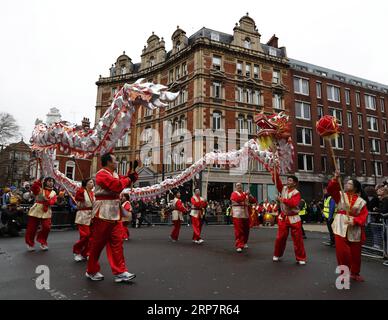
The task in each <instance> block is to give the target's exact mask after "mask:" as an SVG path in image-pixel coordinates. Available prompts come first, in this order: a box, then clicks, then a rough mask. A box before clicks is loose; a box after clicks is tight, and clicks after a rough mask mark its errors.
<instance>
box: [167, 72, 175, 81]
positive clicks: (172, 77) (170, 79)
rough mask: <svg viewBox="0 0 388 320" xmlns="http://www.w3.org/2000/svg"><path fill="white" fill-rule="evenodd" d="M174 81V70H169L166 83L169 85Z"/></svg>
mask: <svg viewBox="0 0 388 320" xmlns="http://www.w3.org/2000/svg"><path fill="white" fill-rule="evenodd" d="M173 81H174V70H170V71H169V73H168V82H169V83H171V82H173Z"/></svg>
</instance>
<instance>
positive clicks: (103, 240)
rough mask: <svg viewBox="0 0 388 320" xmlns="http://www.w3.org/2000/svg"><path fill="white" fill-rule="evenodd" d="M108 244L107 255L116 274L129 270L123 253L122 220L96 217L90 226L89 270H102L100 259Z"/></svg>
mask: <svg viewBox="0 0 388 320" xmlns="http://www.w3.org/2000/svg"><path fill="white" fill-rule="evenodd" d="M105 246H106V255H107V257H108V261H109V264H110V267H111V269H112V273H113V274H114V275H117V274H120V273H123V272H125V271H128V270H127V268H126V266H125V259H124V253H123V226H122V222H121V221H120V222H111V221H105V220H101V219H98V218H94V219H93V221H92V224H91V226H90V240H89V261H88V268H87V272H88V273H89V274H95V273H97V272H99V271H100V264H99V263H98V259H99V258H100V254H101V251H102V249H104V247H105Z"/></svg>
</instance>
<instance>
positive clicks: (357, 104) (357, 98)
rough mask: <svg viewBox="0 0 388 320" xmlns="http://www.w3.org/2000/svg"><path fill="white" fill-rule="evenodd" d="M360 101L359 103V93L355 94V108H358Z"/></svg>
mask: <svg viewBox="0 0 388 320" xmlns="http://www.w3.org/2000/svg"><path fill="white" fill-rule="evenodd" d="M360 101H361V97H360V93H359V92H356V107H358V108H359V107H360Z"/></svg>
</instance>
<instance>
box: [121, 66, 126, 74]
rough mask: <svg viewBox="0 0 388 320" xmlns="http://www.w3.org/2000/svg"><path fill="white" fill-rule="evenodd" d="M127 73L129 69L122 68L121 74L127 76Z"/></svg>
mask: <svg viewBox="0 0 388 320" xmlns="http://www.w3.org/2000/svg"><path fill="white" fill-rule="evenodd" d="M126 73H127V67H126V66H121V74H126Z"/></svg>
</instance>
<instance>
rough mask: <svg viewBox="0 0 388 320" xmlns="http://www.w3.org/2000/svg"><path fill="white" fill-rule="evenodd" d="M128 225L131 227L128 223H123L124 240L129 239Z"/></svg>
mask: <svg viewBox="0 0 388 320" xmlns="http://www.w3.org/2000/svg"><path fill="white" fill-rule="evenodd" d="M128 225H129V222H128V221H123V240H125V239H129V229H128Z"/></svg>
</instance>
